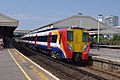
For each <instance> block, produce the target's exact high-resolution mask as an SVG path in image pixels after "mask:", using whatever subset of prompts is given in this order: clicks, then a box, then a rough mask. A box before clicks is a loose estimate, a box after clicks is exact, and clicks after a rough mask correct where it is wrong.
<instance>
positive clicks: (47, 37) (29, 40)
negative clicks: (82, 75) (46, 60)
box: [20, 27, 90, 61]
mask: <svg viewBox="0 0 120 80" xmlns="http://www.w3.org/2000/svg"><path fill="white" fill-rule="evenodd" d="M20 41H21V42H22V44H24V45H27V46H28V47H30V48H34V49H36V50H43V51H46V52H47V53H48V54H50V55H51V56H52V57H54V58H57V59H65V60H72V61H81V60H87V59H88V53H89V50H90V38H89V33H88V32H87V31H86V30H85V29H83V28H78V27H70V28H59V29H55V28H53V29H48V30H44V31H38V32H34V33H30V34H26V35H25V36H23V37H21V39H20Z"/></svg>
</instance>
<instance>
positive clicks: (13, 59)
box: [8, 49, 32, 80]
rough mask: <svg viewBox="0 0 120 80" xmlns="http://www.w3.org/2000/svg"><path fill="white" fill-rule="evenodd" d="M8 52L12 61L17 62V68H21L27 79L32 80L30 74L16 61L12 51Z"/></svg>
mask: <svg viewBox="0 0 120 80" xmlns="http://www.w3.org/2000/svg"><path fill="white" fill-rule="evenodd" d="M8 52H9V53H10V55H11V57H12V59H13V60H14V61H15V63H16V64H17V66H18V67H19V68H20V70H21V71H22V73H23V74H24V75H25V77H26V78H27V79H28V80H32V79H31V78H30V77H29V76H28V74H27V73H26V72H25V70H24V69H23V68H22V67H21V66H20V64H19V63H18V62H17V61H16V59H15V58H14V57H13V55H12V53H11V52H10V50H9V49H8Z"/></svg>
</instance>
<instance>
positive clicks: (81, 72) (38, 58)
mask: <svg viewBox="0 0 120 80" xmlns="http://www.w3.org/2000/svg"><path fill="white" fill-rule="evenodd" d="M16 48H17V49H18V50H20V51H21V52H22V53H23V54H24V55H26V56H27V57H29V58H30V59H32V60H33V61H35V62H36V63H37V64H39V65H40V66H42V67H44V68H45V69H47V70H48V71H50V72H51V73H53V74H54V75H55V76H57V77H59V78H60V79H63V80H107V78H106V77H103V76H98V75H96V73H93V72H91V71H90V70H88V69H87V68H86V67H85V68H86V69H85V68H84V69H83V68H81V67H79V68H78V67H77V66H74V65H71V64H67V63H64V62H62V61H59V60H56V59H53V58H51V57H48V56H46V55H43V54H39V52H36V51H33V50H31V49H29V48H25V47H20V45H19V46H17V44H16ZM87 70H88V71H87Z"/></svg>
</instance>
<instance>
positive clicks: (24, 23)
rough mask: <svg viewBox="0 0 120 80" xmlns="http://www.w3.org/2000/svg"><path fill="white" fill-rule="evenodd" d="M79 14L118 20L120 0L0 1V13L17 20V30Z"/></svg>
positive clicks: (33, 27)
mask: <svg viewBox="0 0 120 80" xmlns="http://www.w3.org/2000/svg"><path fill="white" fill-rule="evenodd" d="M80 12H82V13H83V15H86V16H91V17H94V18H96V17H97V16H98V14H102V15H103V16H109V15H116V16H119V18H120V0H0V13H3V14H6V15H8V16H10V17H13V18H15V19H17V20H19V26H18V29H35V28H38V27H40V26H44V25H47V24H49V23H51V22H55V21H57V20H60V19H64V18H66V17H70V16H72V15H77V14H78V13H80Z"/></svg>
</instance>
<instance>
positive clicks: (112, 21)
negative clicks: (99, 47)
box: [105, 15, 118, 28]
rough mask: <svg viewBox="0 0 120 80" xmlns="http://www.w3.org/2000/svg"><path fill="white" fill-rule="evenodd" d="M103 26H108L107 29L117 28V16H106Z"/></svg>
mask: <svg viewBox="0 0 120 80" xmlns="http://www.w3.org/2000/svg"><path fill="white" fill-rule="evenodd" d="M105 24H107V25H108V28H114V27H115V26H118V16H113V15H111V16H108V17H106V18H105Z"/></svg>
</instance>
